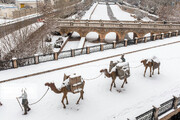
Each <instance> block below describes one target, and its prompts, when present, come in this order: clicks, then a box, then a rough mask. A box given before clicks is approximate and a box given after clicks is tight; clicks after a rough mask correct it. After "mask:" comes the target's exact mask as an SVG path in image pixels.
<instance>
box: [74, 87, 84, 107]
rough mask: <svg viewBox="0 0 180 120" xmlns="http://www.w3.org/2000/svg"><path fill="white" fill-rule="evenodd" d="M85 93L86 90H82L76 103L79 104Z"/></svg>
mask: <svg viewBox="0 0 180 120" xmlns="http://www.w3.org/2000/svg"><path fill="white" fill-rule="evenodd" d="M83 94H84V91H83V90H81V92H80V97H79V99H78V101H77V103H76V104H79V101H80V99H81V98H82V99H83Z"/></svg>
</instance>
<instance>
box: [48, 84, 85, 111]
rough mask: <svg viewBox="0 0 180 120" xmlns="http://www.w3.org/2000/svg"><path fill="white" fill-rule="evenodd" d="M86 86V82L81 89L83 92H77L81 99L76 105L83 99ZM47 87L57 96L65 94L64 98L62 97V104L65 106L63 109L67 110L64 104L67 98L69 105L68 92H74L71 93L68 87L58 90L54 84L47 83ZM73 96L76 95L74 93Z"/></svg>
mask: <svg viewBox="0 0 180 120" xmlns="http://www.w3.org/2000/svg"><path fill="white" fill-rule="evenodd" d="M84 84H85V81H83V82H82V88H81V90H80V91H78V92H76V93H80V97H79V99H78V101H77V103H76V104H79V101H80V99H83V94H84V91H83V89H84ZM45 86H49V87H50V88H51V90H52V91H54V92H55V93H57V94H60V93H63V97H62V101H61V102H62V104H63V107H64V108H66V106H65V104H64V99H65V98H66V105H68V99H67V94H68V92H72V91H71V90H70V89H69V88H68V87H67V86H64V87H62V88H60V89H57V88H56V86H55V84H54V83H45ZM72 93H73V92H72ZM73 94H75V93H73Z"/></svg>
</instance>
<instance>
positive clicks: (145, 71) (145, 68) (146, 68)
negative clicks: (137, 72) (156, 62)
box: [144, 67, 147, 77]
mask: <svg viewBox="0 0 180 120" xmlns="http://www.w3.org/2000/svg"><path fill="white" fill-rule="evenodd" d="M146 70H147V67H145V70H144V77H145V74H146Z"/></svg>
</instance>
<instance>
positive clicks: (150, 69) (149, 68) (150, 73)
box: [149, 67, 152, 77]
mask: <svg viewBox="0 0 180 120" xmlns="http://www.w3.org/2000/svg"><path fill="white" fill-rule="evenodd" d="M149 69H150V77H152V75H151V67H149Z"/></svg>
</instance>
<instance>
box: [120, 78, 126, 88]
mask: <svg viewBox="0 0 180 120" xmlns="http://www.w3.org/2000/svg"><path fill="white" fill-rule="evenodd" d="M124 83H126V84H127V78H124V82H123V84H122V86H121V88H123V87H124Z"/></svg>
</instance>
